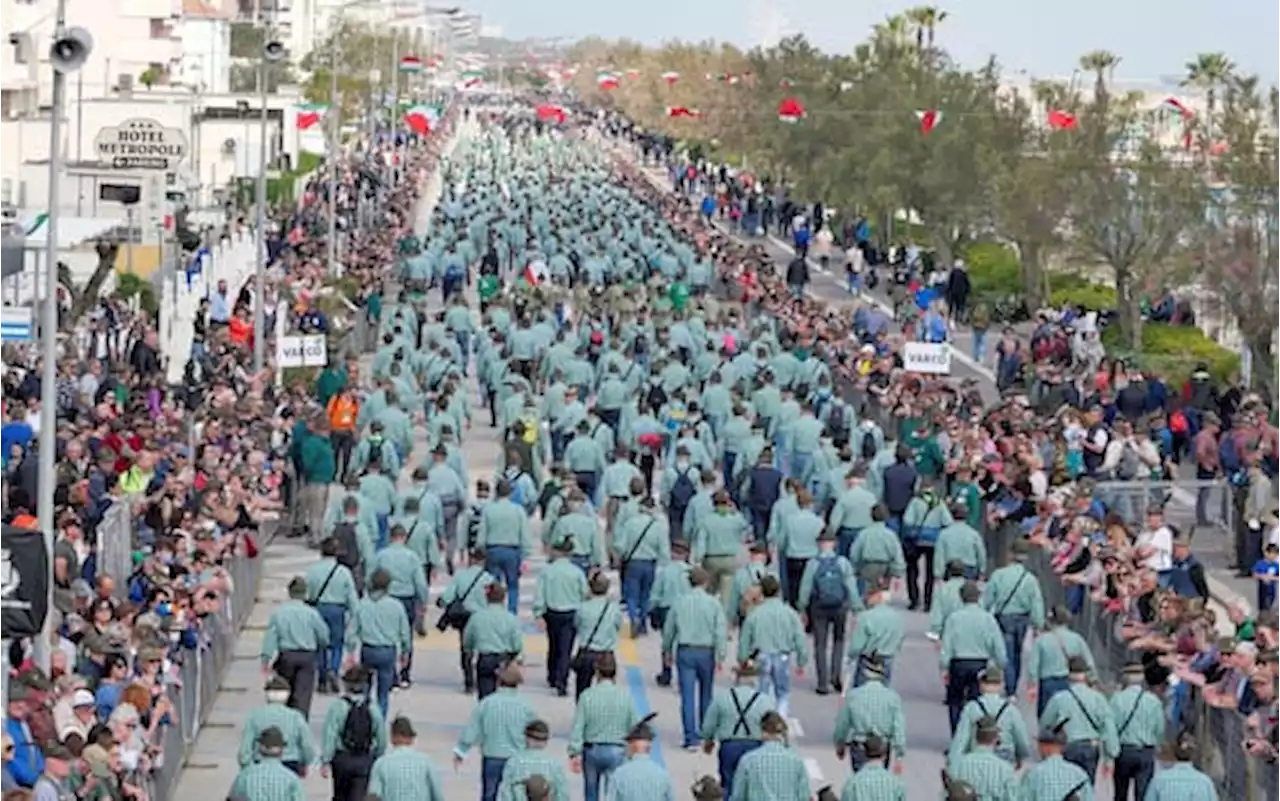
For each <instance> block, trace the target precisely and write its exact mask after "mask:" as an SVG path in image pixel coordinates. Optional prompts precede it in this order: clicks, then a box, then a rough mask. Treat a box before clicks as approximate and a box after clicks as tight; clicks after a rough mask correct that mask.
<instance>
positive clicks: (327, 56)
mask: <svg viewBox="0 0 1280 801" xmlns="http://www.w3.org/2000/svg"><path fill="white" fill-rule="evenodd" d="M395 49H396V48H395V47H394V46H393V42H392V38H391V35H390V34H389V33H386V32H384V31H381V30H379V29H377V28H375V27H374V26H372V25H368V24H365V23H362V22H357V21H353V20H342V21H341V22H339V23H338V25H337V27H336V29H335V30H334V31H333V33H331V34H330V35H329V36H328V37H327V38H326V39H325V40H324V41H323V42H322V43H321V44H320V46H319V47H317V48H316V49H315V50H312V51H311V52H310V53H308V54H307V55H306V57H304V58H303V59H302V62H301V63H300V64H299V67H300V68H301V69H302V71H303V72H304V73H306V74H307V76H308V77H307V79H306V81H305V82H304V83H303V87H302V91H303V96H304V97H305V98H306V99H307V102H309V103H321V104H324V105H327V106H329V107H330V108H334V109H337V110H338V112H339V113H340V115H341V117H340V119H343V120H346V119H351V118H353V117H355V116H357V115H358V114H359V112H360V109H361V108H362V107H363V105H364V104H365V101H366V99H367V98H369V97H370V94H371V92H373V91H374V86H373V85H372V84H371V82H370V76H371V74H372V73H373V72H374V71H375V70H376V71H377V72H378V74H379V75H380V76H381V80H380V81H379V91H381V88H383V87H385V88H386V89H387V90H390V88H391V86H392V85H393V84H392V81H396V82H397V85H398V86H399V88H400V93H401V96H404V95H405V94H406V93H407V92H408V89H409V78H408V76H407V75H405V74H403V73H400V72H398V71H397V70H396V69H395V68H394V67H395V65H393V64H392V59H391V55H392V53H393V52H394V51H395ZM334 63H336V64H337V65H338V96H337V102H335V99H334V97H333V92H332V89H333V77H332V76H333V72H332V70H333V65H334Z"/></svg>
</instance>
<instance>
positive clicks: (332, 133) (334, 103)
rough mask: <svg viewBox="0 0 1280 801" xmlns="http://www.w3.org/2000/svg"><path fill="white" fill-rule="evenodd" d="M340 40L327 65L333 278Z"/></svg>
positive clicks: (334, 265) (338, 268) (333, 264)
mask: <svg viewBox="0 0 1280 801" xmlns="http://www.w3.org/2000/svg"><path fill="white" fill-rule="evenodd" d="M341 47H342V44H341V40H340V39H339V38H338V35H337V33H336V32H335V34H334V37H333V51H332V53H331V55H330V59H331V60H330V63H329V117H330V120H329V240H328V243H327V244H328V248H329V274H330V275H332V276H334V277H335V278H339V277H341V276H342V265H341V264H339V263H338V156H339V152H338V150H339V149H338V134H339V131H340V129H339V127H338V126H339V117H340V116H341V115H342V103H341V101H340V100H339V99H338V65H339V63H340V62H341V57H340V48H341Z"/></svg>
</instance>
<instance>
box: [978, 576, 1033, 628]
mask: <svg viewBox="0 0 1280 801" xmlns="http://www.w3.org/2000/svg"><path fill="white" fill-rule="evenodd" d="M982 606H983V608H984V609H986V610H987V611H988V612H990V613H991V614H993V615H995V616H996V618H997V619H999V618H1000V617H1001V616H1003V615H1028V616H1029V618H1030V621H1029V622H1030V623H1031V627H1032V628H1034V629H1037V630H1038V629H1043V628H1044V594H1043V593H1042V592H1041V591H1040V580H1039V579H1037V578H1036V577H1035V575H1033V574H1032V573H1031V571H1030V570H1028V569H1027V566H1026V565H1024V564H1022V563H1021V562H1014V563H1013V564H1011V565H1005V566H1004V567H1001V568H998V569H997V570H995V571H994V572H992V574H991V578H990V580H988V581H987V586H986V587H985V588H983V591H982Z"/></svg>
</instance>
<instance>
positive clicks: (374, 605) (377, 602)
mask: <svg viewBox="0 0 1280 801" xmlns="http://www.w3.org/2000/svg"><path fill="white" fill-rule="evenodd" d="M366 645H370V646H374V647H378V646H383V647H391V648H395V649H396V655H397V656H398V657H403V656H405V655H407V654H411V653H413V631H412V630H411V629H410V627H409V616H408V615H406V614H405V612H404V604H402V603H400V602H399V601H397V600H396V599H395V598H392V597H391V596H390V595H384V594H381V593H379V594H377V595H366V596H365V597H364V598H361V599H360V603H358V604H356V611H355V614H352V615H351V616H350V617H348V618H347V632H346V640H345V650H346V652H347V653H348V654H349V655H358V654H359V653H360V649H361V648H363V647H364V646H366Z"/></svg>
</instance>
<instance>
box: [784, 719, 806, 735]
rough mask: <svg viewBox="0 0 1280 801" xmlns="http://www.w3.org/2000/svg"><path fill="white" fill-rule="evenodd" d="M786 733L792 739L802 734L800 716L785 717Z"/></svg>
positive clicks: (802, 727) (802, 728)
mask: <svg viewBox="0 0 1280 801" xmlns="http://www.w3.org/2000/svg"><path fill="white" fill-rule="evenodd" d="M787 734H789V735H791V737H792V738H793V739H794V738H797V737H803V736H804V726H801V725H800V718H787Z"/></svg>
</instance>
